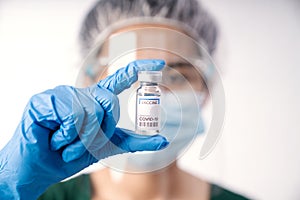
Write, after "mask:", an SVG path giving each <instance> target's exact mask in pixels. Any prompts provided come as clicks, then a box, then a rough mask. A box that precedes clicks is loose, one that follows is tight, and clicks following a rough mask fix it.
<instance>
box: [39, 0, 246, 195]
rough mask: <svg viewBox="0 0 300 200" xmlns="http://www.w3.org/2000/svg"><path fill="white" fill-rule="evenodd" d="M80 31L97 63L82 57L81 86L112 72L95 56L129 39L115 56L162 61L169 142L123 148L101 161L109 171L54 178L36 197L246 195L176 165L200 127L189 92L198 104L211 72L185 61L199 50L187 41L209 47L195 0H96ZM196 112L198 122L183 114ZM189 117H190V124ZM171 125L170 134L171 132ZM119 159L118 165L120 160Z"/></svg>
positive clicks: (207, 28)
mask: <svg viewBox="0 0 300 200" xmlns="http://www.w3.org/2000/svg"><path fill="white" fill-rule="evenodd" d="M80 36H81V37H80V39H81V47H82V48H81V49H82V52H83V55H87V54H88V53H89V52H90V51H93V52H96V53H94V54H93V53H92V54H90V55H92V56H91V57H92V60H93V58H94V59H96V60H98V62H99V63H100V64H98V65H96V67H94V68H92V69H91V68H90V65H89V64H88V63H87V64H86V66H87V67H84V70H83V72H82V73H83V76H82V77H81V80H80V82H81V83H82V84H83V85H89V84H93V83H94V82H96V81H98V80H99V79H100V80H101V79H103V78H105V77H106V76H107V75H109V74H110V73H112V72H110V71H114V70H113V69H111V68H110V67H107V65H109V64H107V63H106V64H103V60H104V61H105V60H106V59H107V58H110V59H111V60H114V59H115V58H116V57H114V56H113V55H117V56H119V55H121V54H122V51H121V50H120V49H122V48H124V47H123V46H129V47H128V48H125V50H124V51H123V52H127V54H126V53H125V55H124V56H119V57H117V60H124V61H123V62H126V61H127V60H128V59H129V60H130V59H133V58H134V59H154V58H159V59H163V60H165V61H166V66H169V67H168V68H166V67H165V68H164V69H163V70H164V77H165V80H164V81H163V86H162V89H163V90H164V93H165V98H166V99H167V100H166V101H165V104H164V105H163V108H164V109H165V110H166V112H167V113H166V116H167V117H166V118H167V119H166V121H165V124H164V127H165V129H164V130H162V132H161V134H162V135H163V136H165V137H166V138H167V139H168V140H169V141H171V142H170V144H169V145H168V146H167V147H166V148H165V149H163V150H161V151H158V152H151V154H138V155H133V154H129V155H124V154H123V155H121V156H117V158H116V159H115V160H113V159H112V161H111V160H109V159H108V160H107V161H104V163H105V164H106V165H107V166H110V167H111V168H113V169H117V171H114V170H112V169H110V168H103V169H99V170H96V171H93V172H92V173H90V174H83V175H79V176H77V177H75V178H72V179H70V180H67V181H65V182H61V183H58V184H55V185H53V186H51V187H49V188H48V190H47V191H46V192H45V193H44V194H43V195H41V196H40V198H39V199H40V200H47V199H132V200H134V199H144V200H147V199H222V200H223V199H231V200H234V199H247V198H246V197H243V196H241V195H239V194H237V193H234V192H232V191H230V190H228V189H225V188H222V187H221V186H218V185H216V184H213V183H209V182H207V181H205V180H203V179H201V178H199V177H195V176H193V175H191V174H189V173H188V172H186V171H184V170H181V169H180V168H179V167H178V166H177V161H176V159H177V157H178V155H179V154H180V152H181V151H182V150H184V149H185V148H186V147H187V146H188V144H190V142H191V140H192V139H193V138H194V136H195V133H196V134H197V135H198V134H199V133H201V132H203V129H204V128H203V124H202V120H201V116H199V115H198V114H199V110H197V109H195V108H196V106H195V105H194V103H195V102H193V100H192V99H193V98H194V97H193V95H194V96H196V98H195V99H196V103H197V104H199V105H200V107H202V106H204V104H205V100H204V99H205V98H207V93H208V88H207V85H206V83H205V81H210V80H209V79H212V77H210V76H209V75H205V72H204V73H203V74H201V73H200V74H199V71H198V70H197V67H195V66H193V65H191V63H189V62H188V61H189V60H191V59H189V58H190V57H192V58H195V57H198V58H201V57H203V56H204V55H203V52H199V49H198V48H197V47H195V45H194V43H193V42H191V41H194V40H196V41H198V42H201V44H203V45H204V46H205V48H206V50H207V52H208V53H209V55H213V54H214V52H215V49H216V47H217V36H218V29H217V26H216V24H215V21H214V19H213V18H212V17H211V16H210V15H209V14H208V12H207V11H205V10H204V8H203V7H202V6H201V4H200V3H199V2H198V1H197V0H166V1H159V0H123V1H119V0H100V1H98V2H97V3H96V4H95V5H94V6H93V8H92V9H91V10H90V12H89V13H88V14H87V16H86V18H85V20H84V22H83V25H82V29H81V33H80ZM123 37H124V38H123ZM99 38H100V39H99ZM186 38H188V39H186ZM122 39H123V40H122ZM99 41H100V42H99ZM116 41H117V42H119V43H117V44H118V45H117V46H115V45H114V44H115V43H116ZM121 41H123V43H122V42H121ZM121 44H124V45H121ZM95 46H98V47H97V48H94V47H95ZM131 49H134V50H135V51H131ZM162 49H163V50H162ZM164 50H166V51H164ZM128 52H129V53H128ZM132 52H134V54H133V53H132ZM177 52H178V54H177ZM132 54H133V55H132ZM112 62H113V61H112ZM110 65H111V66H113V64H110ZM133 85H134V84H133ZM133 90H134V89H133ZM190 91H192V92H190ZM191 93H193V95H191ZM129 96H130V95H129ZM174 99H179V101H180V103H181V105H179V104H177V105H176V101H174ZM126 100H127V98H126ZM166 102H167V103H166ZM126 103H127V102H126ZM174 105H175V106H174ZM179 107H180V109H178V108H179ZM178 110H181V113H178V112H177V111H178ZM200 111H201V110H200ZM181 115H182V116H183V117H182V118H180V116H181ZM187 116H188V117H187ZM128 118H130V116H126V117H125V119H124V120H125V123H123V124H128V123H130V120H127V121H126V119H128ZM187 118H188V119H187ZM197 118H198V119H199V120H198V121H197V120H191V119H197ZM193 121H196V122H195V123H194V124H191V123H193ZM195 125H196V128H195V129H193V128H192V127H193V126H195ZM178 128H180V129H181V131H178ZM174 132H177V133H178V134H177V135H176V137H175V138H174V135H172V133H174ZM181 133H184V134H181ZM115 161H116V162H115ZM123 161H126V162H125V163H126V164H125V166H123V165H122V166H121V164H120V163H124V162H123ZM120 171H121V172H120ZM115 176H117V178H116V177H115Z"/></svg>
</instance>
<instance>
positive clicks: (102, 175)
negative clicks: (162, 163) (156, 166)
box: [92, 164, 177, 200]
mask: <svg viewBox="0 0 300 200" xmlns="http://www.w3.org/2000/svg"><path fill="white" fill-rule="evenodd" d="M176 170H177V166H176V164H173V165H171V166H170V167H168V168H165V169H162V170H160V171H157V172H152V173H143V174H129V173H125V174H122V175H120V174H119V175H120V176H121V177H120V178H115V177H114V176H116V174H115V173H120V172H115V171H114V172H111V171H110V170H109V169H105V170H102V171H100V172H99V173H98V172H95V173H93V176H92V182H93V185H94V188H95V191H94V193H95V195H96V196H98V197H102V198H103V199H106V198H108V199H118V197H116V198H111V196H110V197H108V196H107V195H112V194H113V195H117V194H116V191H117V193H119V195H118V196H120V197H122V199H127V198H128V199H145V200H147V199H155V198H160V199H161V198H163V199H169V198H168V196H170V195H172V193H171V192H172V182H173V181H172V179H174V173H172V172H174V171H176ZM171 174H172V176H171ZM119 175H118V174H117V176H119ZM97 177H98V178H97ZM97 188H101V189H99V190H98V189H97ZM98 192H101V194H99V193H98ZM104 192H105V194H104ZM128 195H130V197H129V196H128ZM126 196H127V198H124V197H126Z"/></svg>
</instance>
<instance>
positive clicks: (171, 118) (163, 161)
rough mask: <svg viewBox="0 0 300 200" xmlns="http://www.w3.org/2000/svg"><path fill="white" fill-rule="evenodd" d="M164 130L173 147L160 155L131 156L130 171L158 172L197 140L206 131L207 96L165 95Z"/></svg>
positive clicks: (148, 153) (128, 165)
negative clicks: (204, 104)
mask: <svg viewBox="0 0 300 200" xmlns="http://www.w3.org/2000/svg"><path fill="white" fill-rule="evenodd" d="M161 100H162V110H163V112H162V115H163V116H162V119H163V122H162V130H161V133H160V134H161V135H163V136H165V137H166V138H167V139H168V140H169V141H170V145H169V146H168V147H167V148H166V149H164V150H161V151H157V152H140V153H135V154H127V170H128V171H131V172H133V171H136V172H146V171H154V170H157V169H161V168H164V167H166V166H168V165H169V164H171V163H172V162H174V161H175V160H176V159H177V157H178V156H179V155H180V154H181V153H182V151H183V150H186V149H187V147H188V145H189V144H191V142H192V141H193V140H194V138H195V137H196V136H197V135H198V134H200V133H202V132H203V131H204V125H203V121H202V118H201V104H202V102H203V95H202V94H201V93H197V92H196V93H193V92H186V91H177V92H175V93H174V92H173V93H164V94H163V95H162V99H161Z"/></svg>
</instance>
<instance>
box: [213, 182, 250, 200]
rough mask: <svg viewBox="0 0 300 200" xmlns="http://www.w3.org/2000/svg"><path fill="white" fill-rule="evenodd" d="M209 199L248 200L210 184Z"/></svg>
mask: <svg viewBox="0 0 300 200" xmlns="http://www.w3.org/2000/svg"><path fill="white" fill-rule="evenodd" d="M210 199H211V200H247V199H248V198H246V197H244V196H242V195H240V194H237V193H235V192H233V191H230V190H228V189H225V188H223V187H221V186H218V185H215V184H210Z"/></svg>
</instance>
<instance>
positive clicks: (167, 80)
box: [95, 24, 207, 172]
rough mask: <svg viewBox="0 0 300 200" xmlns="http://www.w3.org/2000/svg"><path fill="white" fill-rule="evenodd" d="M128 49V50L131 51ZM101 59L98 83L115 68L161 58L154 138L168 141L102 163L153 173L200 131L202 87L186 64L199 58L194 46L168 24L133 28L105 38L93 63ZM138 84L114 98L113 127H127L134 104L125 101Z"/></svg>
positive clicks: (197, 75) (204, 91)
mask: <svg viewBox="0 0 300 200" xmlns="http://www.w3.org/2000/svg"><path fill="white" fill-rule="evenodd" d="M187 38H188V39H187ZM126 48H127V49H126ZM132 49H133V50H134V51H131V50H132ZM123 52H127V53H126V54H124V53H123ZM103 58H106V59H108V60H113V61H112V63H111V64H110V65H109V66H108V67H106V68H105V67H102V68H101V67H100V68H101V69H102V71H103V72H101V73H100V75H99V76H98V77H97V79H98V80H100V79H103V78H105V77H106V76H108V75H110V74H112V73H114V72H115V71H116V70H117V69H118V68H121V67H125V66H126V65H127V64H128V63H129V62H130V61H134V60H137V59H163V60H165V62H166V66H165V68H164V69H163V82H162V83H161V84H160V88H161V89H162V92H163V95H162V110H163V118H164V121H163V122H162V124H163V127H162V130H161V133H160V134H161V135H163V136H165V137H166V138H167V139H168V140H169V141H170V145H169V146H168V147H167V148H166V149H164V150H162V151H159V152H151V153H149V152H148V153H145V154H144V153H141V154H128V155H124V154H123V155H119V156H118V157H117V159H115V160H114V161H112V162H110V161H107V162H106V165H110V166H112V167H113V168H118V169H121V170H122V169H124V168H123V167H122V166H121V167H120V166H119V165H120V163H122V162H123V161H122V160H127V161H128V164H129V165H130V167H128V166H127V168H126V169H125V170H128V171H138V172H141V171H143V172H144V171H153V170H156V169H160V168H163V167H166V166H168V165H169V164H170V163H172V162H174V161H175V160H176V158H177V156H178V154H179V153H180V152H181V151H182V150H183V149H184V148H185V147H187V145H188V144H190V142H191V141H192V140H193V138H194V137H195V135H196V134H197V133H201V132H202V131H203V125H202V121H201V114H200V108H199V107H201V106H202V105H201V106H199V105H200V104H201V103H200V102H202V101H201V100H203V96H204V97H205V96H206V94H207V89H206V85H205V82H204V79H203V78H202V75H201V72H200V70H199V68H197V67H195V66H194V65H193V64H191V63H190V62H189V61H190V58H192V59H201V55H200V53H199V49H198V46H197V45H196V44H195V42H194V41H193V40H191V39H190V37H188V36H187V34H185V32H184V31H182V30H179V29H177V28H174V27H171V26H161V25H153V24H151V25H147V24H144V25H133V26H127V27H126V28H122V29H119V30H117V31H115V32H113V33H112V34H111V35H110V37H109V39H107V40H106V41H105V42H104V43H103V45H102V48H101V50H100V53H99V60H101V59H102V60H103ZM104 60H105V59H104ZM103 69H104V70H103ZM95 81H97V80H95ZM138 85H139V83H135V85H133V86H132V87H131V88H130V89H132V88H133V89H132V90H131V91H130V89H128V90H126V91H123V92H122V93H121V94H120V95H118V97H119V100H120V109H121V116H120V121H119V124H118V126H120V127H122V128H128V129H132V128H131V127H128V126H127V125H128V124H130V123H131V122H132V121H134V113H133V112H132V111H133V110H134V107H135V103H130V102H131V99H135V98H134V97H135V91H136V88H137V87H138ZM200 96H201V97H200ZM132 97H133V98H132ZM124 108H125V109H124ZM126 109H128V110H126ZM128 113H129V114H128ZM122 114H123V115H122ZM131 114H133V117H132V115H131ZM129 119H131V121H130V120H129ZM111 160H113V158H112V159H111Z"/></svg>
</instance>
